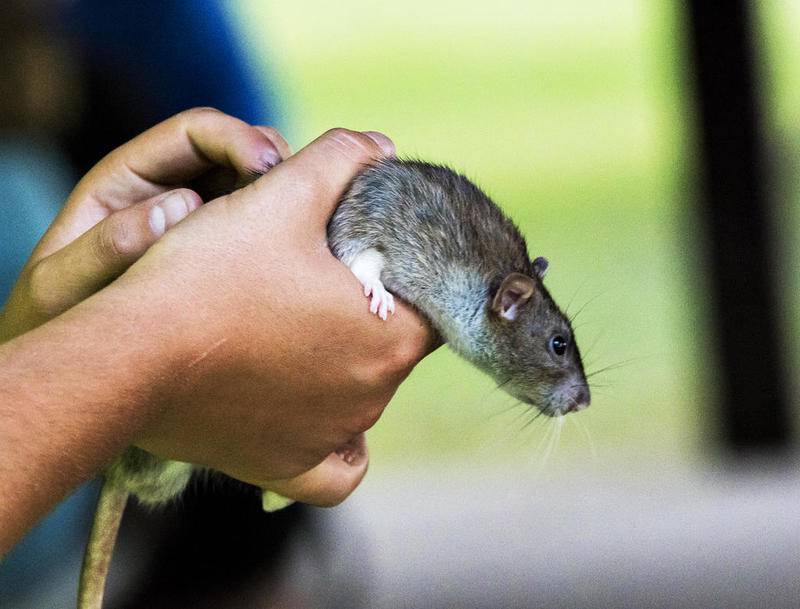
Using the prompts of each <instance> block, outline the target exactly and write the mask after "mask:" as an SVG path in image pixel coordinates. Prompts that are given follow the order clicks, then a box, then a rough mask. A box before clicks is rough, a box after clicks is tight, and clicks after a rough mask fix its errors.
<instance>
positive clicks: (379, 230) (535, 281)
mask: <svg viewBox="0 0 800 609" xmlns="http://www.w3.org/2000/svg"><path fill="white" fill-rule="evenodd" d="M328 245H329V247H330V249H331V252H332V253H333V254H334V255H335V256H336V257H337V258H339V260H341V261H342V262H343V263H344V264H345V265H347V266H348V267H349V268H350V270H351V271H352V273H353V274H354V275H355V276H356V278H357V279H358V280H359V282H360V283H361V284H362V286H363V290H364V295H365V297H367V298H368V299H369V309H370V311H371V312H372V313H373V314H376V315H378V316H379V317H380V318H381V319H383V320H386V319H387V318H388V317H389V315H391V314H393V313H394V310H395V301H394V299H395V297H398V298H402V299H403V300H404V301H406V302H408V303H410V304H411V305H413V306H414V307H415V308H416V309H417V310H418V311H419V312H420V313H421V314H422V315H423V316H425V317H426V318H427V319H428V321H429V322H430V324H431V326H432V327H433V328H434V330H435V331H437V332H438V334H439V336H440V338H441V339H442V341H443V342H446V343H448V344H449V345H450V347H451V348H452V349H453V350H454V351H455V352H456V353H458V354H459V355H460V356H462V357H463V358H464V359H466V360H467V361H469V362H471V363H473V364H474V365H475V366H477V367H478V368H479V369H481V370H483V371H484V372H486V373H487V374H489V375H490V376H491V377H493V378H494V380H495V381H497V383H498V385H499V386H500V387H502V389H503V390H504V391H506V392H507V393H509V394H511V395H512V396H513V397H515V398H517V399H518V400H520V401H521V402H523V403H525V404H527V405H530V406H531V407H534V408H537V409H538V410H539V411H540V412H541V413H542V414H545V415H547V416H551V417H556V416H562V415H565V414H567V413H570V412H576V411H579V410H582V409H584V408H586V407H587V406H589V404H590V401H591V396H590V390H589V385H588V383H587V381H586V375H585V374H584V370H583V364H582V361H581V356H580V351H579V349H578V345H577V344H576V342H575V336H574V332H573V330H572V327H571V325H570V322H569V320H568V319H567V317H566V316H565V315H564V313H562V312H561V310H560V309H559V308H558V306H557V305H556V303H555V301H554V300H553V298H552V297H551V296H550V293H549V292H548V291H547V289H546V288H545V287H544V284H543V279H544V276H545V273H546V271H547V268H548V261H547V259H546V258H543V257H538V258H535V259H531V258H530V256H529V254H528V248H527V245H526V242H525V239H524V237H523V236H522V234H521V233H520V231H519V229H518V228H517V227H516V226H515V225H514V223H513V222H512V221H511V220H510V219H509V218H508V217H507V216H506V215H505V214H504V213H503V212H502V211H501V210H500V208H499V207H498V206H497V205H496V204H495V203H494V202H493V201H492V200H491V199H490V198H489V197H488V196H487V195H486V194H485V193H484V192H483V191H482V190H481V189H480V188H478V187H477V186H476V185H475V184H473V183H472V182H471V181H469V180H468V179H467V178H465V177H464V176H462V175H460V174H458V173H456V172H455V171H453V170H451V169H449V168H447V167H444V166H440V165H433V164H430V163H426V162H422V161H409V160H397V159H387V160H381V161H379V162H377V163H376V164H375V165H372V166H369V167H368V168H366V169H365V170H364V171H363V172H361V173H360V174H359V175H358V176H357V177H356V178H355V180H354V181H353V183H352V184H351V186H350V188H349V190H348V191H347V193H346V194H345V195H344V197H343V198H342V200H341V202H340V204H339V205H338V207H337V209H336V211H335V212H334V214H333V216H332V217H331V219H330V221H329V224H328ZM197 469H199V467H198V466H195V465H192V464H190V463H181V462H177V461H168V460H164V459H161V458H159V457H156V456H154V455H151V454H150V453H148V452H146V451H144V450H142V449H139V448H136V447H131V448H129V449H127V450H126V452H125V453H124V454H123V455H122V456H121V457H120V458H119V459H118V460H117V461H115V462H114V463H113V464H112V465H111V466H110V467H109V468H108V469H107V470H106V472H105V481H104V484H103V489H102V490H101V493H100V498H99V500H98V507H97V510H96V513H95V521H94V525H93V527H92V532H91V535H90V540H89V543H88V545H87V550H86V554H85V556H84V564H83V568H82V571H81V582H80V588H79V599H78V609H101V605H102V598H103V588H104V585H105V577H106V574H107V571H108V566H109V563H110V560H111V554H112V551H113V546H114V542H115V539H116V534H117V530H118V527H119V523H120V521H121V518H122V513H123V511H124V508H125V505H126V503H127V501H128V497H129V495H134V496H136V497H137V499H138V500H139V501H140V502H141V503H143V504H145V505H150V506H156V505H159V504H163V503H165V502H167V501H169V500H170V499H172V498H174V497H176V496H177V495H178V494H180V493H181V492H182V491H183V490H184V488H185V487H186V485H187V484H188V482H189V479H190V478H191V476H192V473H193V472H194V471H195V470H197ZM287 503H288V502H287ZM266 504H267V501H266V499H265V506H266ZM285 504H286V503H281V502H280V501H279V502H278V503H277V504H275V503H274V498H273V503H272V505H273V506H276V507H280V506H281V505H285Z"/></svg>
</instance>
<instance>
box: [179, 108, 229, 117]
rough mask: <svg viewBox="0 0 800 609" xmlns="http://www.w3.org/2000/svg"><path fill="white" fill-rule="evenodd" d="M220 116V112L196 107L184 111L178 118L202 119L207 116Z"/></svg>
mask: <svg viewBox="0 0 800 609" xmlns="http://www.w3.org/2000/svg"><path fill="white" fill-rule="evenodd" d="M218 114H222V111H221V110H217V109H216V108H213V107H211V106H196V107H194V108H189V109H188V110H184V111H183V112H181V113H180V116H182V117H183V118H187V119H192V118H198V117H204V116H209V115H218Z"/></svg>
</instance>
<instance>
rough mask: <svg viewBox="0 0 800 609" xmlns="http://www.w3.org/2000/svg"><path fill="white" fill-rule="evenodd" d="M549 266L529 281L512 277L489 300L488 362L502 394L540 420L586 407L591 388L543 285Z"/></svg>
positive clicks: (543, 263) (538, 264)
mask: <svg viewBox="0 0 800 609" xmlns="http://www.w3.org/2000/svg"><path fill="white" fill-rule="evenodd" d="M547 264H548V263H547V260H546V259H545V258H537V259H536V260H534V261H533V264H532V272H531V274H530V275H525V274H522V273H510V274H509V275H507V276H506V277H504V278H503V279H502V282H501V283H500V285H499V286H498V287H497V289H496V291H495V292H494V294H493V295H492V297H491V300H490V303H489V310H488V311H487V315H488V317H489V319H488V323H489V325H490V327H491V329H492V330H491V332H490V335H491V336H492V341H491V342H492V343H494V344H493V348H492V349H490V352H491V356H490V359H491V361H490V362H488V364H489V367H490V368H491V370H492V372H493V374H494V376H495V378H496V379H497V380H498V381H499V382H500V383H501V386H502V388H503V389H504V390H505V391H507V392H508V393H510V394H511V395H513V396H514V397H516V398H518V399H520V400H522V401H523V402H525V403H527V404H531V405H534V406H536V407H537V408H538V409H539V410H541V411H542V412H543V413H544V414H546V415H549V416H560V415H563V414H566V413H568V412H574V411H578V410H582V409H584V408H586V407H587V406H589V402H590V401H591V397H590V394H589V385H588V384H587V382H586V376H585V374H584V372H583V363H582V362H581V355H580V351H579V350H578V345H577V344H576V343H575V336H574V334H573V332H572V327H571V326H570V323H569V320H568V319H567V318H566V317H565V316H564V314H563V313H562V312H561V311H560V310H559V308H558V306H557V305H556V303H555V302H553V299H552V298H551V297H550V294H549V293H548V292H547V290H546V289H545V287H544V285H543V284H542V278H543V277H544V274H545V272H546V271H547Z"/></svg>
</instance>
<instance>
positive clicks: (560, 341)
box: [550, 335, 567, 355]
mask: <svg viewBox="0 0 800 609" xmlns="http://www.w3.org/2000/svg"><path fill="white" fill-rule="evenodd" d="M550 348H551V349H552V350H553V353H555V354H556V355H564V353H566V352H567V339H566V338H564V337H563V336H560V335H559V336H554V337H553V338H551V339H550Z"/></svg>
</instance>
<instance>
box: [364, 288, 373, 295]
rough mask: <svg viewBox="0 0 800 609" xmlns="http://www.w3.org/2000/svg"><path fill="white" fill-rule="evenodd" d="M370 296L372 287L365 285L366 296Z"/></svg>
mask: <svg viewBox="0 0 800 609" xmlns="http://www.w3.org/2000/svg"><path fill="white" fill-rule="evenodd" d="M370 294H372V286H371V285H365V286H364V296H369V295H370Z"/></svg>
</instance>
